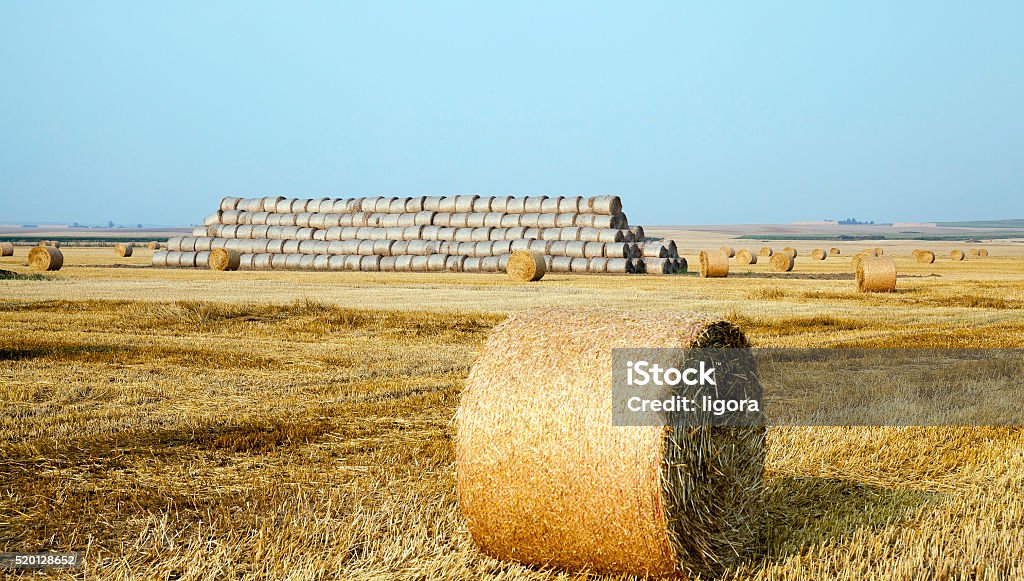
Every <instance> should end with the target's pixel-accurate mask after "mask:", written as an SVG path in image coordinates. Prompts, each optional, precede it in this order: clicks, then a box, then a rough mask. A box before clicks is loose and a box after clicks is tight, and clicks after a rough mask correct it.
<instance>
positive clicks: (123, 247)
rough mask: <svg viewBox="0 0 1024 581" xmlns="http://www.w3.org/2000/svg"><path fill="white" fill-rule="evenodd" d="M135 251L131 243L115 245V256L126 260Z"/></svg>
mask: <svg viewBox="0 0 1024 581" xmlns="http://www.w3.org/2000/svg"><path fill="white" fill-rule="evenodd" d="M206 240H208V239H206ZM133 251H134V246H132V243H131V242H118V243H117V244H115V245H114V254H116V255H118V256H121V257H124V258H128V257H129V256H131V255H132V252H133Z"/></svg>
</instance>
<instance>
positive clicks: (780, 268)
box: [768, 252, 793, 272]
mask: <svg viewBox="0 0 1024 581" xmlns="http://www.w3.org/2000/svg"><path fill="white" fill-rule="evenodd" d="M768 264H769V266H771V269H772V270H774V271H775V272H789V271H791V270H793V257H792V256H791V255H790V254H789V253H787V252H776V253H775V254H773V255H772V257H771V260H769V261H768Z"/></svg>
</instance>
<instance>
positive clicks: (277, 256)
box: [153, 195, 685, 274]
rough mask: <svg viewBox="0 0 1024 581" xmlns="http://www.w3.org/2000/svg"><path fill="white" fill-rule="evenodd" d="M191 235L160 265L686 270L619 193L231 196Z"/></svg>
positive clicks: (159, 255) (174, 241) (158, 255)
mask: <svg viewBox="0 0 1024 581" xmlns="http://www.w3.org/2000/svg"><path fill="white" fill-rule="evenodd" d="M192 234H193V235H192V236H179V237H174V238H171V239H170V240H168V241H167V250H161V251H157V252H155V253H154V254H153V264H154V265H155V266H176V267H200V268H206V267H208V266H209V264H210V252H211V251H213V250H217V249H224V250H227V251H229V252H231V253H237V254H238V255H239V262H238V264H239V266H238V268H240V269H242V270H267V269H275V270H276V269H298V270H334V271H337V270H353V271H385V272H393V271H399V272H403V271H404V272H414V271H416V272H443V271H449V272H504V271H505V269H506V266H507V264H508V258H509V255H510V254H511V253H512V252H515V251H517V250H526V251H530V252H534V253H536V254H540V255H542V256H543V257H544V262H545V266H546V270H547V271H548V272H574V273H575V272H578V273H624V274H635V273H645V272H648V271H649V270H650V271H657V272H659V273H671V272H678V271H679V270H680V269H682V268H685V267H683V266H682V265H683V264H685V262H683V261H681V260H680V259H679V254H678V252H677V250H676V245H675V243H673V242H671V241H667V240H660V239H649V238H645V236H644V231H643V228H642V227H639V226H634V227H630V226H629V221H628V219H627V218H626V215H625V214H624V213H623V212H622V201H621V200H620V199H619V197H618V196H594V197H580V196H569V197H564V196H556V197H548V196H530V197H513V196H492V197H481V196H475V195H468V196H447V197H446V196H419V197H412V198H394V197H365V198H316V199H302V198H285V197H282V196H277V197H267V198H234V197H226V198H224V199H223V200H221V204H220V208H219V209H218V210H217V211H216V212H214V213H213V214H211V215H209V216H208V217H207V218H206V219H205V221H204V225H203V226H201V227H199V228H196V229H195V230H194V231H193V232H192Z"/></svg>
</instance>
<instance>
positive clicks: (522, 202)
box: [502, 196, 526, 214]
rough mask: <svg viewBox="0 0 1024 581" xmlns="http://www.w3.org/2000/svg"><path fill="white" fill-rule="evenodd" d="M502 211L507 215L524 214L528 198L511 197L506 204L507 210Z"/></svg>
mask: <svg viewBox="0 0 1024 581" xmlns="http://www.w3.org/2000/svg"><path fill="white" fill-rule="evenodd" d="M502 211H503V212H505V213H506V214H522V213H524V212H526V198H517V197H515V196H509V197H508V200H506V202H505V209H504V210H502Z"/></svg>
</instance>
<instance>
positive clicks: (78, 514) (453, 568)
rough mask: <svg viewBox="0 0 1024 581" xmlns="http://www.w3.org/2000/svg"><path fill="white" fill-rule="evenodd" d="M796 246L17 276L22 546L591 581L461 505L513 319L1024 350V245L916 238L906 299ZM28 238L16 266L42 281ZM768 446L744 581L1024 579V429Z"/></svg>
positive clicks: (13, 530)
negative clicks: (560, 266) (514, 553)
mask: <svg viewBox="0 0 1024 581" xmlns="http://www.w3.org/2000/svg"><path fill="white" fill-rule="evenodd" d="M723 242H724V240H723ZM732 244H733V245H735V246H742V244H737V243H736V242H732ZM783 245H784V244H781V243H779V244H777V246H779V247H781V246H783ZM793 245H794V246H796V247H797V248H798V249H800V250H801V255H802V256H801V258H798V259H797V268H796V270H795V271H794V273H791V274H789V275H770V274H768V270H767V267H766V266H764V265H756V266H752V267H736V266H735V265H734V266H733V275H732V276H731V277H730V278H728V279H721V280H701V279H699V278H697V277H695V276H685V275H679V276H670V277H655V276H647V277H627V276H603V277H588V276H569V275H561V276H550V277H546V278H545V279H544V280H543V281H542V282H541V283H538V284H533V285H514V284H511V283H509V282H508V281H507V280H506V279H504V278H503V277H500V276H490V275H428V274H384V273H380V274H362V273H295V272H236V273H214V272H209V271H194V270H167V269H153V268H148V267H146V265H148V262H149V256H150V253H149V251H145V250H140V251H138V252H137V254H136V256H133V257H132V258H129V259H121V258H116V257H114V256H113V252H112V251H111V249H109V248H101V249H79V248H69V249H67V250H66V251H65V257H66V260H67V262H68V266H66V267H65V268H64V269H63V270H61V271H60V272H57V273H48V274H46V275H45V278H43V279H38V277H29V278H27V279H15V280H0V321H2V325H3V329H4V333H3V335H2V336H0V550H2V551H14V550H20V551H21V550H69V549H71V550H81V551H85V552H86V555H87V556H86V562H87V566H86V569H85V570H84V571H71V572H55V573H53V574H52V575H53V576H54V577H62V576H67V577H79V578H81V577H87V578H90V579H94V578H99V579H134V578H162V579H175V578H182V579H224V578H251V579H262V578H285V579H286V578H292V579H316V578H324V579H334V578H345V579H359V578H366V579H371V578H374V579H375V578H419V579H424V578H450V579H464V578H495V579H499V578H500V579H552V578H575V577H576V576H577V575H576V574H568V573H561V572H552V571H545V570H541V569H536V568H528V567H523V566H520V565H515V564H508V563H503V562H499V561H495V560H492V559H490V558H487V557H485V556H482V555H481V554H480V553H479V552H478V551H476V549H475V548H474V547H473V545H472V542H471V540H470V538H469V536H468V534H467V533H466V529H465V525H464V522H463V520H462V517H461V515H460V513H459V509H458V505H457V502H456V496H455V493H454V457H453V453H452V441H451V439H452V435H453V432H452V425H451V418H452V416H453V414H454V411H455V408H456V407H457V405H458V394H459V390H460V388H461V384H462V381H463V379H464V377H465V376H466V374H467V372H468V369H469V366H470V365H471V364H472V361H473V357H474V356H475V353H476V350H477V349H478V347H479V346H480V345H481V344H482V342H483V341H484V339H485V338H486V336H487V334H488V332H489V330H490V328H491V327H493V326H494V325H495V324H496V323H497V322H499V321H500V320H501V319H502V317H503V315H504V314H505V313H508V312H511V311H514V310H518V309H523V308H530V307H534V306H541V305H545V306H547V305H567V306H571V305H586V306H605V307H614V308H625V309H644V310H658V309H681V310H697V311H703V312H709V313H714V314H719V315H724V316H726V317H728V318H730V319H731V320H733V321H735V322H736V323H738V324H739V325H740V326H741V327H742V328H743V330H744V331H745V332H746V333H747V334H748V336H749V337H750V338H751V340H752V342H753V343H754V344H755V345H758V346H801V347H821V346H825V347H837V346H846V347H876V346H891V347H1024V315H1022V307H1024V248H1022V247H1021V246H1020V245H1017V244H1013V243H1005V244H988V245H986V248H989V249H990V251H991V253H992V256H990V257H989V258H986V259H973V260H972V259H968V260H967V261H965V262H952V261H950V260H949V259H948V258H947V257H946V256H947V254H948V250H947V251H945V252H942V253H941V254H940V257H939V259H938V260H937V261H936V263H935V264H932V265H918V264H916V263H914V262H913V260H912V259H911V258H910V256H909V254H910V250H911V249H912V248H914V247H929V248H934V249H936V250H944V249H946V248H947V247H948V248H952V247H955V245H939V244H927V243H916V244H915V243H909V242H908V243H891V244H889V245H886V246H884V247H885V249H886V254H887V255H891V256H894V257H895V258H896V260H897V264H898V266H899V269H900V274H901V278H900V279H899V284H898V292H896V293H893V294H891V295H871V296H866V295H859V294H857V293H856V292H855V288H854V283H853V280H852V276H850V277H849V278H846V277H845V276H844V277H836V276H834V274H835V273H848V272H849V255H850V254H852V253H853V252H854V251H855V250H856V249H860V248H862V247H864V246H865V245H864V244H837V245H836V246H840V247H841V248H842V249H843V253H844V255H845V256H843V257H839V258H830V259H829V260H826V261H825V262H821V263H818V262H814V263H812V262H811V261H810V260H809V259H806V258H804V257H803V255H805V254H806V253H809V250H810V248H811V247H812V245H810V244H799V243H798V244H793ZM717 246H718V244H717V241H716V243H715V245H714V246H712V247H714V248H717ZM757 246H759V245H754V244H750V245H748V247H749V248H752V249H756V247H757ZM872 246H875V245H872ZM960 247H964V246H963V245H961V246H960ZM693 250H695V247H692V248H688V249H685V250H684V252H683V254H684V255H685V256H686V257H687V258H688V259H689V261H690V263H691V265H693V264H694V263H695V262H696V261H695V257H694V255H693V253H692V251H693ZM24 251H25V249H24V248H19V253H18V255H16V256H15V257H13V258H10V257H9V258H0V269H8V270H14V271H16V272H19V273H25V274H27V273H28V270H27V268H25V266H24V261H25V259H24ZM937 254H939V253H938V252H937ZM808 275H814V276H813V277H811V276H808ZM768 446H769V448H768V463H767V472H766V478H767V484H768V495H767V521H766V522H767V526H766V528H765V530H764V532H763V538H762V539H761V541H760V542H759V544H758V546H757V547H755V548H754V554H753V556H752V557H751V558H750V559H749V560H748V561H746V562H745V563H744V564H743V565H741V566H739V567H738V568H735V569H731V570H728V571H726V572H725V573H724V575H723V577H724V578H730V579H732V578H735V579H806V578H814V579H825V578H828V579H832V578H840V579H842V578H849V579H858V578H864V579H879V578H881V579H920V578H936V579H942V578H979V579H1002V578H1017V577H1020V576H1021V575H1022V574H1024V430H1022V429H1014V428H772V429H770V430H769V437H768Z"/></svg>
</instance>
